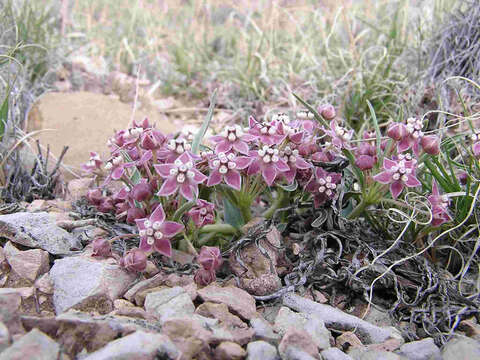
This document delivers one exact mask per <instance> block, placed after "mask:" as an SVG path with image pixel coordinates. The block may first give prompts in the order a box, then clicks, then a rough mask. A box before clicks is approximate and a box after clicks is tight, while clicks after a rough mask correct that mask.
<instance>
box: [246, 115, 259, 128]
mask: <svg viewBox="0 0 480 360" xmlns="http://www.w3.org/2000/svg"><path fill="white" fill-rule="evenodd" d="M255 125H257V120H255V118H254V117H253V116H251V115H250V116H249V117H248V126H250V128H254V127H255Z"/></svg>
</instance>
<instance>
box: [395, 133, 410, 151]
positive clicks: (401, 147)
mask: <svg viewBox="0 0 480 360" xmlns="http://www.w3.org/2000/svg"><path fill="white" fill-rule="evenodd" d="M410 146H411V144H410V141H409V136H406V137H404V138H403V139H402V140H400V141H399V142H398V143H397V151H398V152H404V151H406V150H408V149H410Z"/></svg>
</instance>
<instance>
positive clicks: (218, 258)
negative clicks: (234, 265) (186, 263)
mask: <svg viewBox="0 0 480 360" xmlns="http://www.w3.org/2000/svg"><path fill="white" fill-rule="evenodd" d="M197 262H198V263H199V264H200V265H201V266H202V267H203V268H204V269H205V270H212V271H214V272H215V271H217V270H218V269H219V268H220V266H221V265H222V254H221V253H220V249H219V248H218V247H216V246H202V248H201V249H200V254H198V257H197Z"/></svg>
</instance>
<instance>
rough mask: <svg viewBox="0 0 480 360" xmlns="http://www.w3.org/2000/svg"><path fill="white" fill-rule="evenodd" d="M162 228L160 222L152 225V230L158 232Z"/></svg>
mask: <svg viewBox="0 0 480 360" xmlns="http://www.w3.org/2000/svg"><path fill="white" fill-rule="evenodd" d="M161 227H162V223H161V222H160V221H155V222H154V223H153V224H152V228H153V230H158V229H160V228H161Z"/></svg>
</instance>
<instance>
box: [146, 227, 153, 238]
mask: <svg viewBox="0 0 480 360" xmlns="http://www.w3.org/2000/svg"><path fill="white" fill-rule="evenodd" d="M146 232H147V236H152V235H153V229H152V228H148V229H147V230H146Z"/></svg>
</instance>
